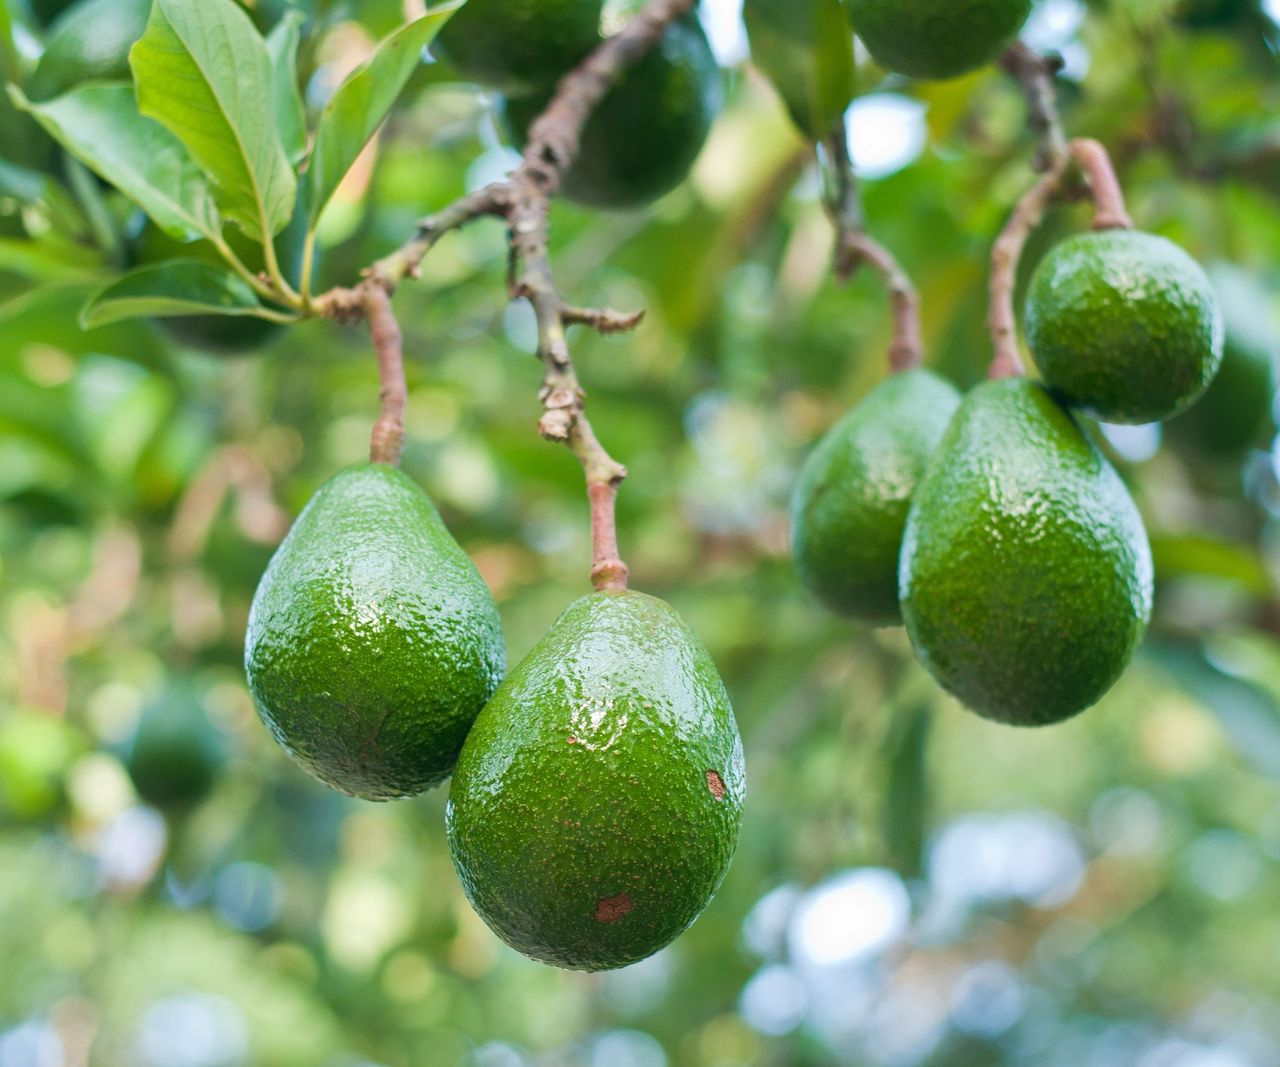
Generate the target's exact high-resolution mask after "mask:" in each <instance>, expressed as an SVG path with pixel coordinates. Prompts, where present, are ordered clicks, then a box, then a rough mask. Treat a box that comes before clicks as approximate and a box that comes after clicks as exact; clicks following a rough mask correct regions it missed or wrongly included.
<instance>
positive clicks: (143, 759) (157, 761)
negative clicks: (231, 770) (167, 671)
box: [124, 686, 227, 809]
mask: <svg viewBox="0 0 1280 1067" xmlns="http://www.w3.org/2000/svg"><path fill="white" fill-rule="evenodd" d="M226 759H227V745H226V738H225V737H224V736H223V734H222V732H221V731H220V730H218V728H217V727H215V726H214V725H213V724H212V723H211V722H210V721H209V719H208V717H207V716H206V715H205V712H204V709H203V707H202V706H201V704H200V701H199V699H198V698H197V696H196V694H195V693H194V692H193V691H191V690H189V689H188V688H187V687H184V686H175V687H172V688H170V689H169V690H168V691H166V692H165V694H164V695H163V697H162V698H161V699H159V700H158V701H156V702H155V703H153V704H151V705H150V706H148V707H147V708H146V709H145V710H144V711H143V713H142V716H141V718H140V719H139V720H138V727H137V730H136V731H135V732H134V735H133V739H132V740H131V741H130V743H129V748H128V751H127V753H126V755H125V761H124V762H125V767H126V769H127V770H128V771H129V777H130V778H131V779H133V786H134V789H136V790H137V792H138V796H140V797H141V798H142V799H143V800H145V801H146V802H147V803H148V804H151V805H154V806H155V807H157V808H164V809H182V808H187V807H190V806H193V805H195V804H198V803H199V802H200V801H201V800H203V799H204V798H205V797H206V796H208V795H209V793H210V792H211V791H212V790H213V787H214V784H215V783H216V782H217V779H218V775H219V773H220V772H221V770H222V766H223V764H224V763H225V762H226Z"/></svg>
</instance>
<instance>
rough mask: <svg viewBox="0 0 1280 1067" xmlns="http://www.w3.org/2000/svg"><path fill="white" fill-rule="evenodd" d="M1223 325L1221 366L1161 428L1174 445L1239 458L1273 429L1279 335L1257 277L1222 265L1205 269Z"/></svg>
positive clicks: (1269, 304)
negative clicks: (1196, 397) (1197, 396)
mask: <svg viewBox="0 0 1280 1067" xmlns="http://www.w3.org/2000/svg"><path fill="white" fill-rule="evenodd" d="M1209 278H1210V280H1211V281H1212V282H1213V288H1214V291H1215V292H1216V293H1217V295H1218V303H1219V305H1220V306H1221V308H1222V319H1223V323H1224V324H1225V327H1226V334H1225V341H1224V343H1223V347H1222V367H1221V368H1220V369H1219V370H1218V375H1217V377H1216V378H1214V379H1213V384H1212V385H1210V386H1209V388H1208V390H1206V392H1205V394H1204V396H1202V397H1201V398H1200V399H1199V400H1198V401H1196V403H1195V404H1194V405H1192V407H1191V408H1190V409H1189V410H1188V411H1187V412H1186V413H1185V414H1183V415H1180V416H1178V418H1176V419H1174V420H1173V421H1172V422H1171V423H1169V425H1168V426H1167V427H1166V428H1165V433H1166V436H1167V437H1168V438H1169V440H1170V441H1172V442H1173V443H1175V444H1178V445H1182V444H1185V445H1188V446H1190V447H1191V448H1192V449H1194V450H1195V451H1197V452H1202V453H1206V454H1208V455H1211V456H1218V457H1221V458H1224V459H1239V457H1240V456H1241V455H1242V454H1243V453H1244V452H1246V451H1247V450H1248V449H1249V448H1251V447H1254V446H1258V445H1265V444H1266V442H1267V439H1268V438H1269V437H1271V436H1273V435H1274V433H1275V417H1274V413H1273V410H1272V409H1273V405H1274V403H1275V398H1276V359H1277V355H1278V354H1280V337H1278V336H1277V333H1276V329H1275V325H1274V322H1273V320H1272V297H1271V294H1270V293H1269V292H1268V291H1267V289H1266V287H1265V286H1264V285H1262V284H1261V283H1260V282H1259V281H1258V279H1257V277H1256V276H1255V275H1253V274H1251V273H1249V272H1248V271H1245V270H1242V269H1241V268H1240V267H1236V266H1232V265H1230V264H1225V263H1220V264H1216V265H1214V266H1213V267H1212V268H1210V270H1209Z"/></svg>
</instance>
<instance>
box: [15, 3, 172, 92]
mask: <svg viewBox="0 0 1280 1067" xmlns="http://www.w3.org/2000/svg"><path fill="white" fill-rule="evenodd" d="M150 14H151V0H80V2H79V3H76V4H73V5H72V6H71V7H69V8H67V10H66V11H64V12H62V14H60V15H59V16H58V17H57V19H55V20H54V22H53V24H52V25H51V26H50V27H49V31H48V33H47V34H46V35H45V47H44V54H43V55H42V56H41V57H40V61H39V62H38V63H37V64H36V67H35V70H33V71H32V72H31V78H30V80H29V82H28V83H27V95H28V96H29V97H30V98H31V99H32V100H48V99H49V98H50V97H54V96H61V95H62V94H63V93H66V92H70V91H71V90H72V89H75V88H77V87H78V86H80V85H83V84H84V83H85V82H89V81H129V80H131V78H132V74H131V73H130V71H129V49H130V48H132V47H133V42H134V41H136V40H137V39H138V38H139V37H141V36H142V34H143V33H144V31H145V30H146V28H147V18H148V16H149V15H150Z"/></svg>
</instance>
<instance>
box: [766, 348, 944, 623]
mask: <svg viewBox="0 0 1280 1067" xmlns="http://www.w3.org/2000/svg"><path fill="white" fill-rule="evenodd" d="M959 406H960V394H959V392H957V390H956V389H955V387H954V386H953V385H951V383H950V382H948V381H946V380H945V379H943V378H940V377H938V375H936V374H934V373H932V372H931V371H927V370H909V371H903V372H902V373H900V374H895V375H893V376H891V377H890V378H887V379H886V380H885V381H883V382H881V383H880V384H879V385H878V386H876V388H875V389H873V390H872V391H871V392H870V393H869V394H868V395H867V397H866V398H865V399H864V400H863V401H862V402H861V403H860V404H858V405H857V406H856V407H855V408H853V410H852V411H850V412H849V413H848V414H847V415H845V417H844V418H843V419H841V420H840V421H839V422H838V423H836V425H835V426H834V427H832V429H831V430H830V431H829V432H828V433H827V435H826V436H825V437H824V438H823V439H822V440H821V441H820V442H819V444H818V446H817V447H816V448H815V449H814V450H813V452H812V453H811V454H810V456H809V459H808V462H806V463H805V465H804V469H803V470H802V471H801V473H800V480H799V481H798V482H797V483H796V488H795V492H794V494H793V495H792V498H791V540H792V554H793V555H794V557H795V565H796V572H797V573H798V574H799V575H800V580H801V581H802V582H804V584H805V585H806V586H807V587H808V588H809V589H810V590H811V591H812V592H813V593H814V594H815V595H816V596H818V598H819V599H821V600H822V601H823V602H824V603H825V604H827V606H828V607H830V608H831V609H832V610H833V611H836V612H839V613H840V614H843V615H849V616H852V617H853V618H856V619H861V620H863V621H865V622H869V623H872V624H873V625H877V626H896V625H898V624H900V623H901V622H902V612H901V610H900V609H899V607H898V550H899V548H900V547H901V545H902V529H903V527H904V526H905V525H906V522H907V508H908V506H909V505H910V503H911V496H912V494H913V493H914V492H915V489H916V484H917V483H918V482H919V480H920V477H921V475H923V474H924V469H925V466H926V464H927V463H928V462H929V457H930V456H931V455H932V454H933V450H934V449H935V448H936V447H937V446H938V442H939V441H940V440H941V439H942V434H943V432H944V431H945V430H946V428H947V423H948V422H950V421H951V416H952V415H954V414H955V410H956V408H958V407H959Z"/></svg>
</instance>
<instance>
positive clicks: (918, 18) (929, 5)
mask: <svg viewBox="0 0 1280 1067" xmlns="http://www.w3.org/2000/svg"><path fill="white" fill-rule="evenodd" d="M1031 2H1032V0H909V2H908V0H850V2H849V18H850V19H851V20H852V21H853V28H854V31H855V32H856V33H857V34H858V36H859V37H860V38H861V39H862V43H863V44H865V45H866V46H867V50H868V51H869V52H870V53H871V55H872V56H873V57H875V61H876V62H877V63H879V64H880V65H881V66H882V67H887V68H888V69H889V70H893V71H897V72H898V73H899V74H906V75H909V76H910V77H912V78H954V77H956V76H957V75H960V74H965V73H967V72H968V71H971V70H974V69H976V68H978V67H980V66H982V65H983V64H984V63H990V62H991V61H992V60H994V59H995V58H996V57H997V56H999V55H1000V53H1001V52H1002V51H1003V50H1004V48H1005V46H1006V45H1008V44H1009V42H1010V41H1012V40H1013V39H1014V38H1015V37H1016V36H1017V35H1018V31H1019V30H1020V29H1022V24H1023V23H1024V22H1026V21H1027V16H1028V15H1029V14H1030V13H1031Z"/></svg>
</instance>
